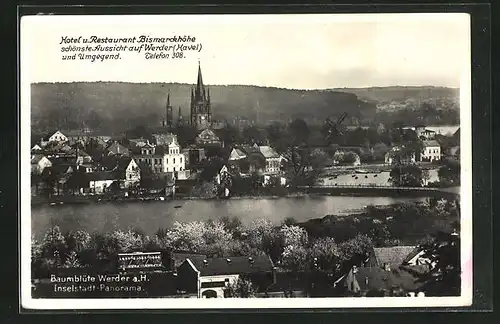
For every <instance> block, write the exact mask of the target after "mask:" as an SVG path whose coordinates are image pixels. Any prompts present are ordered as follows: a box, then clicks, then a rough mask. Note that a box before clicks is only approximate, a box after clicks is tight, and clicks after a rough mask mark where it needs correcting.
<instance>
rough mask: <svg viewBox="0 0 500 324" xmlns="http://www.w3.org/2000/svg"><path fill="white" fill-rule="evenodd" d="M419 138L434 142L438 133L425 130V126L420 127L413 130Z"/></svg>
mask: <svg viewBox="0 0 500 324" xmlns="http://www.w3.org/2000/svg"><path fill="white" fill-rule="evenodd" d="M413 130H414V131H415V133H416V134H417V137H418V138H420V139H422V140H433V139H434V138H435V137H436V132H435V131H433V130H430V129H427V128H425V126H423V125H419V126H416V127H414V128H413Z"/></svg>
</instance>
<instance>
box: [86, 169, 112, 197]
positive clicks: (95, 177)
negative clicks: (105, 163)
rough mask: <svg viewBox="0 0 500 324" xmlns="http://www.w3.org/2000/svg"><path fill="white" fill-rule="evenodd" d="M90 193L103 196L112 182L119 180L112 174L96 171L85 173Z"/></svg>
mask: <svg viewBox="0 0 500 324" xmlns="http://www.w3.org/2000/svg"><path fill="white" fill-rule="evenodd" d="M86 178H87V181H88V188H90V193H93V194H103V193H105V192H107V191H108V190H109V189H110V188H111V186H112V185H113V183H114V182H116V181H117V180H119V179H118V178H117V176H116V174H115V173H114V172H109V171H97V172H91V173H86Z"/></svg>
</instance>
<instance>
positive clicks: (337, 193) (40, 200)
mask: <svg viewBox="0 0 500 324" xmlns="http://www.w3.org/2000/svg"><path fill="white" fill-rule="evenodd" d="M311 189H312V188H311ZM440 189H441V188H432V189H431V190H422V189H419V187H417V188H415V189H414V190H397V189H392V190H391V189H387V188H375V189H373V188H368V189H367V188H319V190H307V191H304V192H296V193H289V194H286V195H245V196H231V197H228V198H224V197H222V198H217V197H189V196H185V197H182V196H177V197H176V198H175V199H172V197H166V198H165V197H163V196H149V197H129V198H111V197H100V196H59V197H57V196H56V197H54V198H53V199H48V198H44V197H32V200H31V206H32V207H38V206H44V205H45V206H61V205H62V206H64V205H88V204H99V203H110V202H111V203H137V202H142V203H149V202H175V201H186V200H199V201H204V200H245V199H246V200H260V199H262V200H264V199H281V198H285V199H290V198H308V197H331V196H334V197H414V198H418V197H426V196H427V197H443V196H456V195H457V194H456V193H453V192H449V191H443V190H440ZM445 189H446V188H445Z"/></svg>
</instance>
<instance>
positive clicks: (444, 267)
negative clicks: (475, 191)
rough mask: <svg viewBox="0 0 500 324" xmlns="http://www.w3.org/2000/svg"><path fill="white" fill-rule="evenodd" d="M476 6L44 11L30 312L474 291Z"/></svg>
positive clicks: (426, 296)
mask: <svg viewBox="0 0 500 324" xmlns="http://www.w3.org/2000/svg"><path fill="white" fill-rule="evenodd" d="M470 52H471V51H470V18H469V15H467V14H462V13H433V14H272V15H255V14H246V15H215V14H210V15H164V14H162V15H160V14H158V15H27V16H23V17H22V18H21V21H20V91H21V106H20V114H21V158H20V163H21V192H22V195H21V268H20V269H21V270H20V271H21V279H22V280H21V302H22V306H23V307H24V308H26V309H34V310H48V309H59V310H61V309H85V310H93V309H95V310H98V309H228V308H236V309H242V308H260V309H264V308H269V309H277V308H287V309H292V308H300V309H313V308H314V309H326V308H328V309H335V308H388V307H389V308H394V307H396V308H397V307H450V306H467V305H470V304H471V303H472V170H471V168H472V147H471V140H472V132H471V109H472V107H471V67H470V66H471V65H470V62H471V57H470V55H471V54H470Z"/></svg>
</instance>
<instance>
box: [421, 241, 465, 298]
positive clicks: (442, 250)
mask: <svg viewBox="0 0 500 324" xmlns="http://www.w3.org/2000/svg"><path fill="white" fill-rule="evenodd" d="M424 251H426V252H425V254H424V255H423V257H424V258H428V259H429V260H430V261H431V264H432V263H434V264H435V266H434V267H433V268H432V270H431V271H430V272H429V273H428V274H426V275H425V276H423V278H422V280H424V281H426V283H425V284H424V286H423V287H422V289H423V290H424V291H425V293H426V295H427V296H459V295H460V286H461V278H460V276H461V272H462V270H461V267H460V236H459V235H458V234H457V233H451V234H450V233H443V232H441V233H438V234H437V235H436V236H435V239H434V241H433V242H431V243H429V244H427V245H425V246H424Z"/></svg>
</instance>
